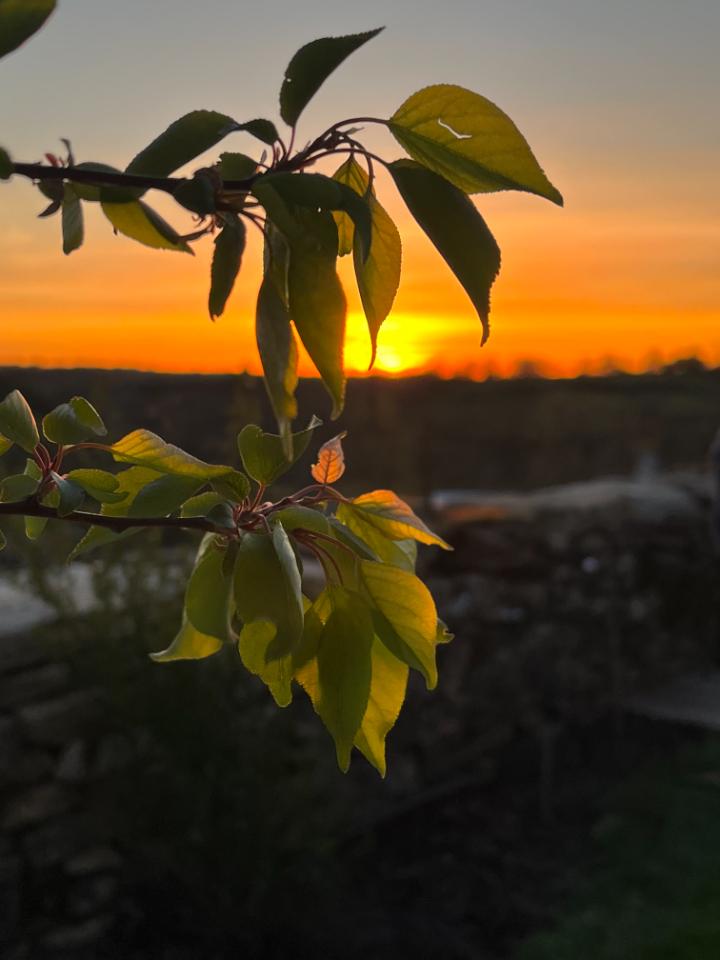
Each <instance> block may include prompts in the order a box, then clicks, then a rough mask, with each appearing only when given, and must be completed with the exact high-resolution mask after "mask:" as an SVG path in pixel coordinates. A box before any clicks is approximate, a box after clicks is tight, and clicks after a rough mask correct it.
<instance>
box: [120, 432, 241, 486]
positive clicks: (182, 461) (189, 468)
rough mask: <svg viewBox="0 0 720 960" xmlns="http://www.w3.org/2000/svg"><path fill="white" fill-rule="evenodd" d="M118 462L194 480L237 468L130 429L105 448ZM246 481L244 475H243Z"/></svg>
mask: <svg viewBox="0 0 720 960" xmlns="http://www.w3.org/2000/svg"><path fill="white" fill-rule="evenodd" d="M109 450H110V452H111V453H112V455H113V457H114V458H115V460H117V461H118V462H120V463H135V464H137V465H138V466H142V467H147V468H149V469H151V470H156V471H157V472H158V473H173V474H176V475H177V476H181V477H193V478H195V479H197V480H206V481H210V480H215V479H221V478H222V479H226V480H227V479H228V478H229V477H231V476H232V475H233V474H237V471H236V470H234V469H233V468H232V467H226V466H222V465H221V464H215V463H205V462H204V461H203V460H198V458H197V457H193V456H192V454H189V453H186V452H185V451H184V450H181V449H180V448H179V447H176V446H174V445H173V444H172V443H166V442H165V441H164V440H163V439H162V438H161V437H158V435H157V434H155V433H152V432H151V431H150V430H133V431H132V433H128V434H127V435H126V436H124V437H123V438H122V439H121V440H118V441H117V443H114V444H113V445H112V447H110V448H109ZM245 482H247V478H245Z"/></svg>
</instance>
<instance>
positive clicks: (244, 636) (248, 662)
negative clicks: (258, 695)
mask: <svg viewBox="0 0 720 960" xmlns="http://www.w3.org/2000/svg"><path fill="white" fill-rule="evenodd" d="M276 633H277V627H276V625H275V624H274V623H272V622H271V621H270V620H254V621H253V622H252V623H246V624H245V626H244V627H243V628H242V630H241V631H240V636H239V638H238V650H239V652H240V659H241V660H242V662H243V665H244V666H245V669H246V670H249V671H250V673H253V674H255V676H257V677H260V679H261V680H262V681H263V683H265V684H266V685H267V687H268V689H269V690H270V693H271V694H272V696H273V699H274V700H275V703H276V704H277V705H278V706H279V707H287V706H288V704H289V703H290V702H291V701H292V679H293V660H292V657H290V656H286V657H281V658H279V659H275V660H270V661H269V662H268V651H269V649H270V647H271V645H272V643H273V641H274V640H275V636H276Z"/></svg>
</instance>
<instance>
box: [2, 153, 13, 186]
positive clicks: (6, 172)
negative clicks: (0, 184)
mask: <svg viewBox="0 0 720 960" xmlns="http://www.w3.org/2000/svg"><path fill="white" fill-rule="evenodd" d="M12 175H13V162H12V160H11V158H10V154H9V153H8V152H7V150H5V149H3V147H0V180H9V179H10V177H11V176H12Z"/></svg>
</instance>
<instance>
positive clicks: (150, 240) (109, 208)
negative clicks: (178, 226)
mask: <svg viewBox="0 0 720 960" xmlns="http://www.w3.org/2000/svg"><path fill="white" fill-rule="evenodd" d="M101 206H102V209H103V213H104V214H105V216H106V217H107V218H108V220H109V221H110V223H111V224H112V225H113V227H114V228H115V230H116V231H117V232H118V233H122V234H123V235H124V236H126V237H129V238H130V239H131V240H137V242H138V243H142V244H144V245H145V246H146V247H152V248H153V249H156V250H179V251H180V252H181V253H190V254H192V252H193V251H192V249H191V248H190V247H189V246H188V244H187V243H186V242H185V241H184V240H183V239H182V237H181V236H180V235H179V234H178V233H177V232H176V231H175V230H174V229H173V228H172V227H171V226H170V224H169V223H166V222H165V220H163V218H162V217H161V216H160V215H159V214H157V213H155V211H154V210H153V209H152V208H151V207H149V206H148V205H147V204H146V203H143V201H142V200H133V201H131V202H129V203H115V202H110V201H108V200H102V201H101Z"/></svg>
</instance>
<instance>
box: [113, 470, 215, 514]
mask: <svg viewBox="0 0 720 960" xmlns="http://www.w3.org/2000/svg"><path fill="white" fill-rule="evenodd" d="M202 483H203V481H202V480H198V479H197V478H196V477H179V476H177V475H175V474H172V473H168V474H165V475H164V476H159V477H155V479H153V480H151V481H150V482H149V483H147V484H145V485H144V486H143V487H141V488H140V489H139V490H138V491H137V493H136V494H135V496H134V497H133V499H132V502H128V504H127V515H128V516H130V517H167V516H169V515H170V514H171V513H175V511H176V510H179V509H180V507H181V505H182V504H183V503H184V502H185V501H186V500H187V499H188V497H191V496H193V494H195V493H196V492H197V491H198V489H199V488H200V486H201V485H202Z"/></svg>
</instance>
